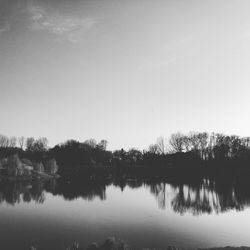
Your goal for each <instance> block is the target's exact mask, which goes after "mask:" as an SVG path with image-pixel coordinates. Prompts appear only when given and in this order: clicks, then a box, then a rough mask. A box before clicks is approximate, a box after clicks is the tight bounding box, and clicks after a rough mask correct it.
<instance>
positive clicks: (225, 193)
mask: <svg viewBox="0 0 250 250" xmlns="http://www.w3.org/2000/svg"><path fill="white" fill-rule="evenodd" d="M166 185H169V186H171V187H172V188H174V192H173V193H174V195H173V197H172V198H169V197H166V194H165V190H166ZM166 185H165V184H164V183H161V184H157V185H155V184H153V185H152V186H151V192H152V193H153V194H154V195H155V196H156V198H157V201H158V204H159V207H161V208H165V207H166V203H169V204H170V205H171V207H172V209H173V210H174V211H175V212H177V213H180V214H184V213H187V212H188V213H191V214H193V215H199V214H203V213H207V214H210V213H212V212H215V213H222V212H226V211H228V210H232V209H234V210H236V211H240V210H243V209H244V208H245V207H247V206H249V205H250V191H249V190H250V189H249V187H250V184H247V182H246V181H245V182H244V181H243V182H242V181H241V182H239V181H237V182H234V181H225V180H223V181H222V180H216V181H215V180H211V179H203V180H202V181H201V183H198V184H196V185H194V184H190V183H189V184H183V183H179V184H166Z"/></svg>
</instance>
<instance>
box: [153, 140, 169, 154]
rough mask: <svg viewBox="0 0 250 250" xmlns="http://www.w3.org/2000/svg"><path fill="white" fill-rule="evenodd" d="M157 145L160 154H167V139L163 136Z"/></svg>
mask: <svg viewBox="0 0 250 250" xmlns="http://www.w3.org/2000/svg"><path fill="white" fill-rule="evenodd" d="M156 145H157V152H158V153H159V154H166V151H167V148H166V143H165V138H164V137H163V136H161V137H159V138H158V139H157V141H156Z"/></svg>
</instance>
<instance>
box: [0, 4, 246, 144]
mask: <svg viewBox="0 0 250 250" xmlns="http://www.w3.org/2000/svg"><path fill="white" fill-rule="evenodd" d="M249 11H250V1H240V0H235V1H230V0H225V1H220V0H214V1H213V0H203V1H199V0H197V1H191V0H172V1H170V0H169V1H168V0H162V1H161V0H126V1H124V0H89V1H85V0H0V114H1V124H0V133H1V134H5V135H8V136H12V135H16V136H21V135H24V136H34V137H39V136H46V137H47V138H48V139H49V141H50V145H51V146H53V145H54V144H56V143H60V142H63V141H65V140H66V139H77V140H80V141H84V140H86V139H88V138H95V139H97V140H101V139H107V140H108V142H109V144H108V148H109V149H115V148H121V147H124V148H125V149H128V148H130V147H132V146H133V147H136V148H139V149H143V148H147V147H148V145H149V144H151V143H153V142H155V140H156V138H157V137H158V136H166V137H167V136H169V135H170V134H171V133H173V132H177V131H180V132H189V131H208V132H211V131H215V132H223V133H227V134H238V135H241V136H246V135H250V118H249V114H248V112H249V108H250V98H249V97H250V67H249V66H250V15H249Z"/></svg>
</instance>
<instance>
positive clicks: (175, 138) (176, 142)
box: [169, 132, 185, 153]
mask: <svg viewBox="0 0 250 250" xmlns="http://www.w3.org/2000/svg"><path fill="white" fill-rule="evenodd" d="M184 145H185V144H184V135H182V134H181V133H179V132H178V133H176V134H172V135H171V136H170V138H169V146H170V151H171V152H173V153H177V152H182V151H183V149H184Z"/></svg>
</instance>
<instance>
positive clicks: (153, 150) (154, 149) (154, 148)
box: [148, 144, 158, 154]
mask: <svg viewBox="0 0 250 250" xmlns="http://www.w3.org/2000/svg"><path fill="white" fill-rule="evenodd" d="M148 151H149V152H150V153H153V154H156V153H157V151H158V147H157V145H156V144H151V145H149V148H148Z"/></svg>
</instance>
